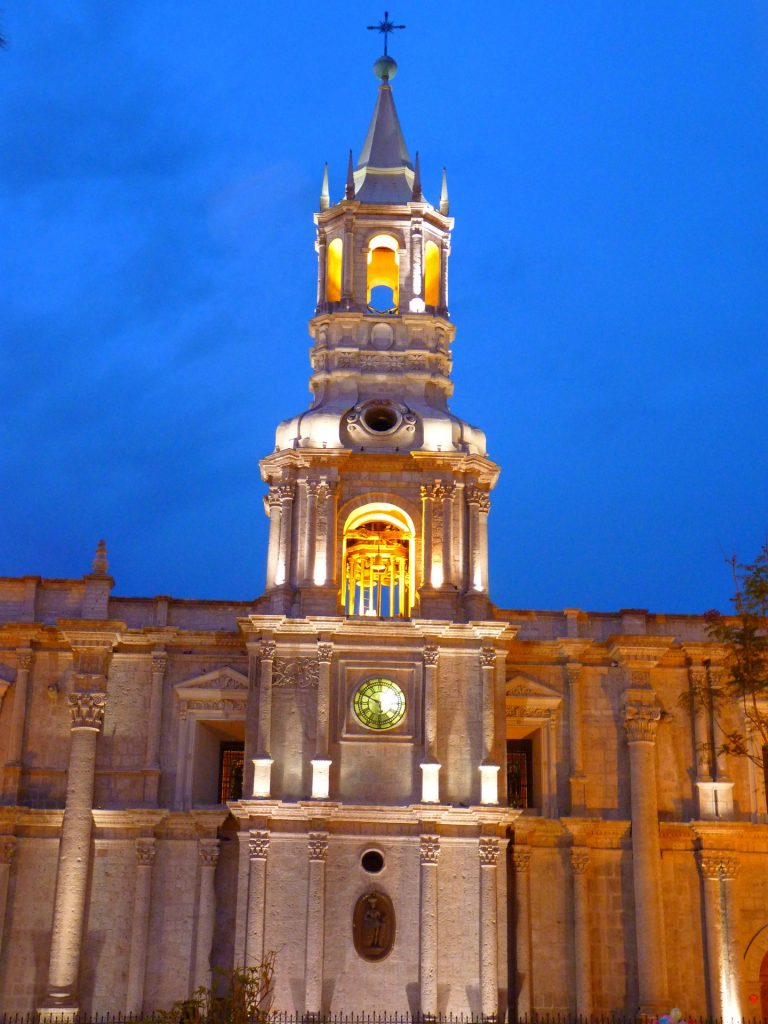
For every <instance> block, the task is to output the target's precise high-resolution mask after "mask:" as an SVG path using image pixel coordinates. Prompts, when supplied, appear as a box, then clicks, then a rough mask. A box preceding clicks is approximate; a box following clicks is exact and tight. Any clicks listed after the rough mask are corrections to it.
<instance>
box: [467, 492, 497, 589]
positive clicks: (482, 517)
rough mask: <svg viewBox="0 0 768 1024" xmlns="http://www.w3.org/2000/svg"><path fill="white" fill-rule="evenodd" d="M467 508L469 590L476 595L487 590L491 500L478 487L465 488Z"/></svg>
mask: <svg viewBox="0 0 768 1024" xmlns="http://www.w3.org/2000/svg"><path fill="white" fill-rule="evenodd" d="M467 505H468V506H469V589H470V590H471V591H474V592H475V593H477V594H484V593H486V592H487V590H488V513H489V511H490V508H491V499H490V498H489V496H488V492H487V491H484V490H483V489H482V488H480V487H474V486H473V487H468V488H467Z"/></svg>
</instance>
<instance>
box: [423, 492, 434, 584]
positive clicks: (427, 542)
mask: <svg viewBox="0 0 768 1024" xmlns="http://www.w3.org/2000/svg"><path fill="white" fill-rule="evenodd" d="M421 547H422V581H421V582H422V586H424V587H431V586H432V492H431V488H430V487H425V486H422V488H421Z"/></svg>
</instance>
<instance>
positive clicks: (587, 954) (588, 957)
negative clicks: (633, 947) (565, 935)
mask: <svg viewBox="0 0 768 1024" xmlns="http://www.w3.org/2000/svg"><path fill="white" fill-rule="evenodd" d="M588 868H589V851H588V850H585V849H574V850H572V851H571V870H572V879H573V947H574V949H573V953H574V968H575V970H574V973H575V975H576V1013H577V1014H578V1015H579V1016H581V1017H589V1016H591V1014H592V951H591V946H590V938H589V890H588V886H587V881H588V878H587V871H588Z"/></svg>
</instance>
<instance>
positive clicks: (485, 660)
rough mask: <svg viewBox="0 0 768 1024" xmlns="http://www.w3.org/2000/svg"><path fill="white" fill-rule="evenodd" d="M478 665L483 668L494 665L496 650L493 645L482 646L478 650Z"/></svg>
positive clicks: (493, 666)
mask: <svg viewBox="0 0 768 1024" xmlns="http://www.w3.org/2000/svg"><path fill="white" fill-rule="evenodd" d="M480 665H481V666H482V667H483V668H495V667H496V651H495V650H494V648H493V647H483V648H481V650H480Z"/></svg>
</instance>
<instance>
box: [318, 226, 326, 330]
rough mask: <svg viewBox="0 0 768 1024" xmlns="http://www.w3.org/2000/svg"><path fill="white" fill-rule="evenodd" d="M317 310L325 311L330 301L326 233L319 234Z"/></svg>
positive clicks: (319, 232)
mask: <svg viewBox="0 0 768 1024" xmlns="http://www.w3.org/2000/svg"><path fill="white" fill-rule="evenodd" d="M316 245H317V308H318V310H320V309H325V305H326V303H327V301H328V297H327V296H328V292H327V285H326V274H327V273H328V239H327V237H326V234H325V232H324V231H318V233H317V243H316Z"/></svg>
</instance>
